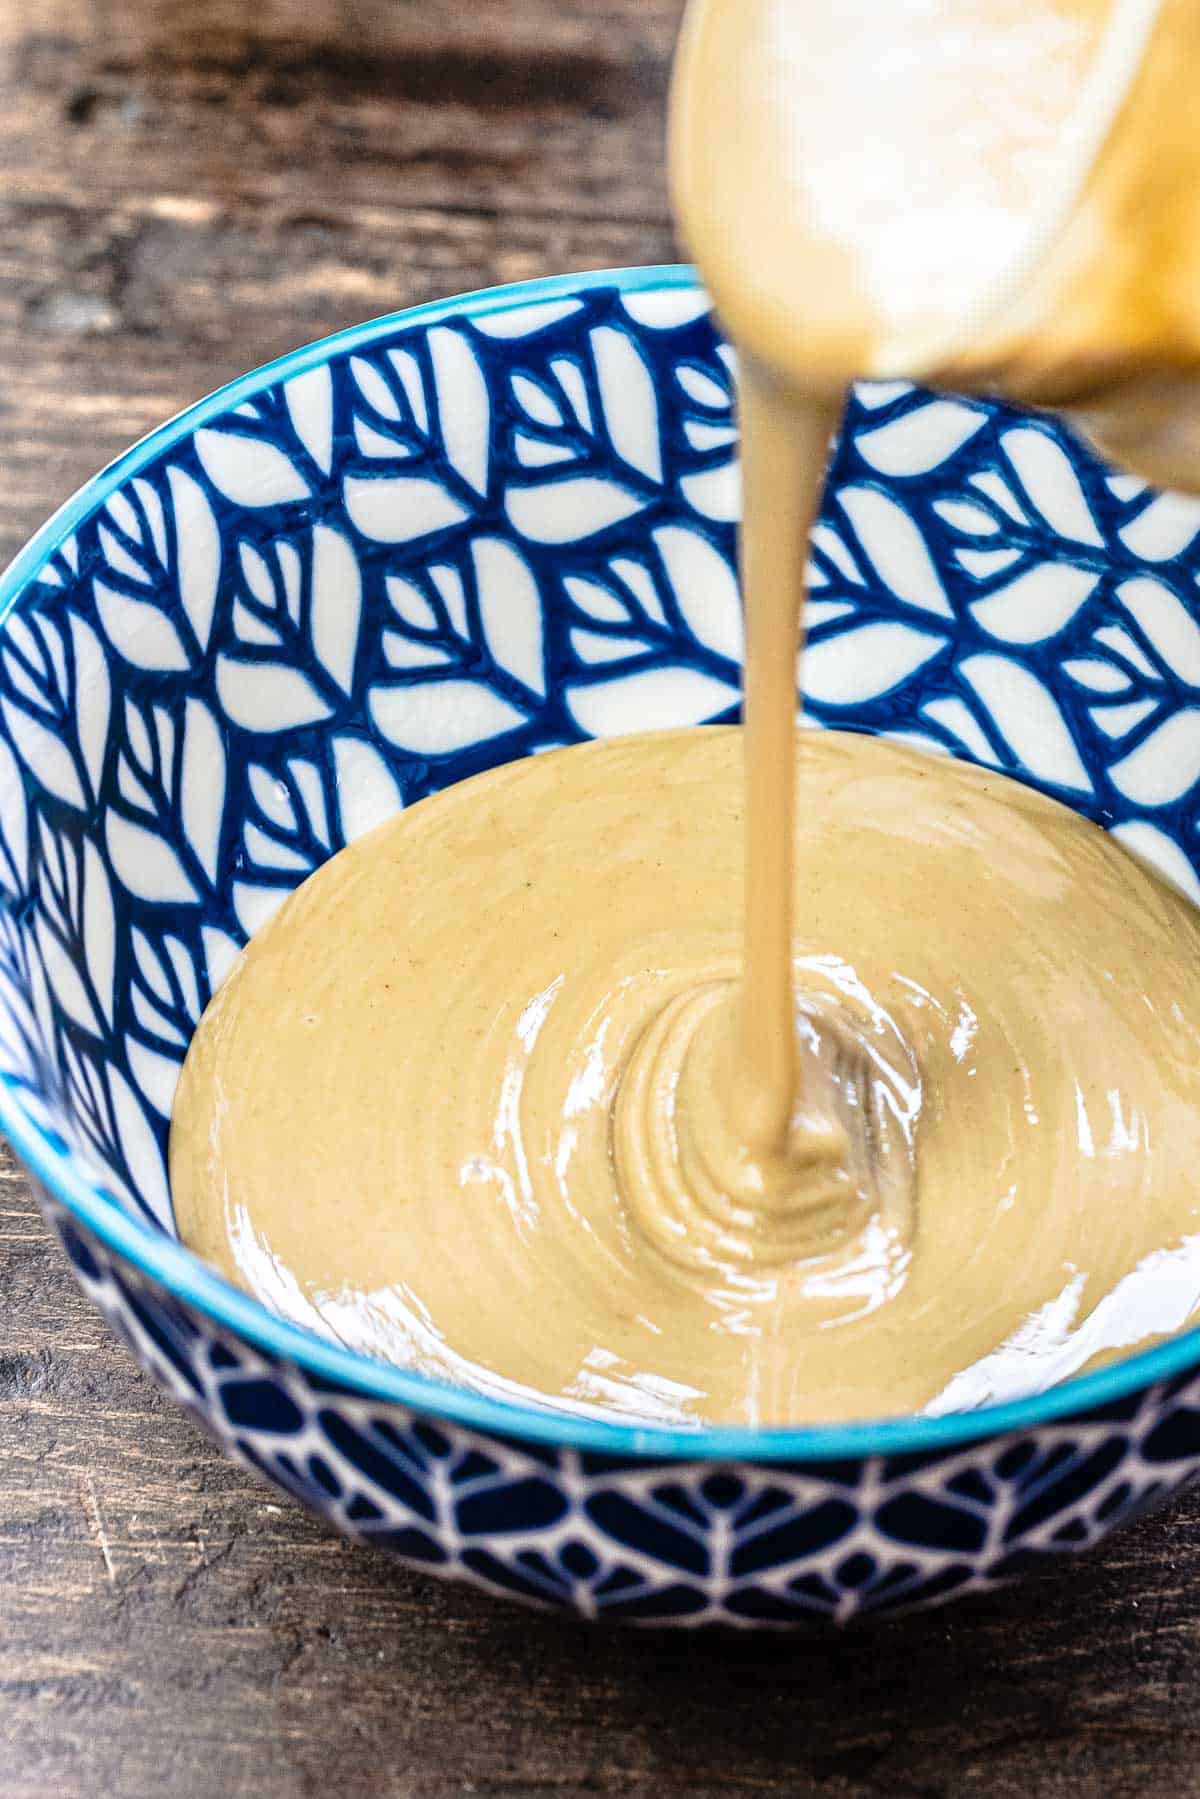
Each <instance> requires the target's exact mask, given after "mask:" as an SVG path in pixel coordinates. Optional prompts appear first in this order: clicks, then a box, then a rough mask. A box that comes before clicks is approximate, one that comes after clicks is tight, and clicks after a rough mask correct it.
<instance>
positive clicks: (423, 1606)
mask: <svg viewBox="0 0 1200 1799" xmlns="http://www.w3.org/2000/svg"><path fill="white" fill-rule="evenodd" d="M678 12H679V0H441V3H440V4H439V3H438V0H0V564H2V563H3V561H4V560H6V558H7V556H8V555H9V554H11V553H12V552H13V551H14V550H16V549H17V547H18V546H19V544H20V543H21V542H22V540H23V539H24V538H25V537H26V536H27V535H28V533H29V532H30V531H31V530H32V529H33V528H34V527H35V526H36V525H37V524H38V523H39V522H40V521H41V519H42V518H43V517H44V516H45V515H46V514H47V513H48V512H49V511H50V510H51V508H52V507H53V506H55V505H56V504H57V503H58V502H59V501H60V500H61V499H63V498H64V497H65V496H66V495H67V494H68V493H69V492H70V491H71V490H72V489H73V488H74V487H75V486H76V485H77V484H78V483H79V482H81V481H82V480H84V479H85V478H86V477H87V476H88V475H89V474H90V473H91V472H92V471H93V470H94V469H96V468H97V467H98V466H99V465H100V464H101V463H103V462H105V461H106V460H107V459H108V458H109V457H110V456H112V455H113V454H115V453H116V452H117V451H118V450H120V449H122V448H123V447H124V446H125V445H126V444H127V443H128V442H129V441H130V440H132V439H133V438H135V437H137V436H139V435H140V434H141V433H142V432H143V431H145V430H147V429H148V428H149V427H151V426H152V425H154V424H155V423H157V422H158V421H159V420H160V419H162V418H164V417H166V416H167V415H168V414H169V413H171V412H173V411H175V410H176V409H177V408H178V407H180V406H181V405H183V404H185V403H186V402H187V401H189V400H192V399H195V398H196V397H198V396H199V395H200V394H202V393H204V392H205V391H207V390H208V389H209V388H212V387H214V386H215V385H216V384H217V383H218V382H220V381H223V380H225V379H227V378H228V377H230V376H232V375H235V374H238V373H240V372H241V371H242V370H244V369H246V368H249V367H251V366H252V365H253V364H256V363H259V362H262V361H264V360H265V359H267V358H268V357H272V356H275V355H278V354H279V353H280V352H281V351H283V350H286V349H288V348H290V347H291V346H292V345H294V344H297V343H301V342H303V341H305V340H306V339H309V338H313V337H318V336H321V335H322V334H323V333H325V332H328V331H332V330H335V329H337V328H338V327H340V326H343V325H347V324H350V323H352V322H354V321H355V320H358V319H363V318H367V317H370V316H371V315H372V314H375V313H380V312H385V311H388V310H391V309H392V308H394V307H397V306H403V305H407V304H410V303H411V302H414V301H419V300H424V299H428V298H430V297H432V296H435V295H439V294H445V293H449V292H453V291H455V290H457V289H462V288H469V287H474V286H477V285H480V284H485V283H489V282H494V281H509V280H513V279H516V278H518V277H521V276H526V275H538V274H543V273H547V272H551V271H555V270H562V269H577V268H587V267H595V266H602V265H605V264H615V263H631V262H648V261H658V260H661V259H663V258H665V257H667V256H669V255H670V254H671V249H672V244H671V230H670V225H669V221H668V216H667V209H666V202H665V194H664V185H663V179H662V155H661V138H662V125H661V119H662V102H663V95H664V89H665V80H666V69H667V62H668V57H669V52H670V46H671V42H672V38H673V35H674V31H675V27H676V24H677V19H678ZM1198 1672H1200V1498H1185V1499H1184V1500H1182V1501H1181V1502H1180V1503H1178V1504H1177V1505H1176V1506H1175V1507H1174V1508H1173V1509H1172V1510H1170V1511H1169V1512H1168V1513H1166V1514H1165V1515H1162V1516H1160V1517H1157V1518H1154V1519H1151V1520H1150V1521H1149V1522H1147V1523H1145V1524H1143V1525H1141V1526H1139V1527H1137V1528H1135V1529H1133V1530H1130V1531H1129V1532H1127V1533H1126V1534H1125V1535H1123V1536H1121V1537H1119V1538H1118V1539H1117V1540H1116V1541H1114V1542H1113V1543H1112V1544H1111V1546H1110V1547H1108V1548H1107V1549H1105V1550H1102V1551H1101V1552H1100V1553H1099V1554H1097V1555H1095V1556H1093V1557H1092V1558H1090V1559H1089V1560H1086V1561H1084V1562H1081V1563H1080V1564H1079V1565H1078V1567H1077V1568H1076V1569H1075V1570H1074V1571H1071V1572H1069V1573H1067V1574H1062V1575H1053V1576H1048V1577H1044V1578H1041V1579H1037V1580H1033V1581H1030V1582H1029V1583H1028V1584H1027V1585H1025V1586H1023V1587H1021V1588H1019V1589H1015V1590H1013V1591H1012V1592H1010V1593H1006V1594H1000V1595H996V1596H993V1597H991V1598H989V1599H987V1600H983V1601H977V1602H972V1603H965V1604H961V1605H958V1606H957V1607H952V1608H950V1609H949V1610H946V1611H941V1612H936V1613H931V1614H926V1615H923V1616H918V1617H916V1618H913V1619H908V1620H901V1621H899V1622H896V1623H892V1624H888V1625H884V1626H865V1627H856V1628H853V1629H851V1630H850V1631H848V1632H846V1633H845V1634H842V1635H833V1634H826V1633H816V1634H811V1635H806V1636H803V1637H793V1638H768V1637H755V1638H740V1637H730V1636H724V1635H715V1636H714V1635H705V1636H698V1637H688V1636H685V1635H670V1634H643V1635H639V1634H635V1633H629V1632H620V1631H616V1630H612V1629H601V1628H597V1627H590V1628H585V1627H583V1626H580V1625H576V1624H572V1623H569V1622H566V1621H562V1620H558V1619H554V1618H547V1619H543V1618H540V1617H536V1616H533V1615H530V1614H527V1613H524V1612H520V1611H517V1610H515V1609H512V1608H509V1607H506V1606H504V1605H501V1604H498V1603H495V1602H492V1601H488V1600H485V1599H482V1598H479V1597H477V1596H475V1595H473V1594H471V1593H469V1592H465V1591H461V1590H459V1589H457V1588H451V1587H441V1586H438V1585H436V1584H434V1583H432V1582H430V1581H428V1580H427V1579H424V1578H420V1577H418V1576H416V1575H410V1574H408V1573H405V1572H404V1571H403V1570H401V1569H399V1568H397V1567H396V1566H395V1565H394V1564H392V1563H390V1562H389V1561H387V1560H386V1559H385V1558H384V1557H382V1556H381V1555H377V1554H373V1553H369V1552H367V1551H363V1550H351V1549H349V1548H348V1547H346V1546H345V1545H344V1544H343V1543H341V1542H340V1541H338V1540H337V1539H335V1538H334V1537H332V1536H330V1535H328V1534H326V1533H325V1532H324V1531H323V1530H322V1529H320V1528H319V1527H318V1526H317V1525H316V1524H315V1523H314V1522H313V1521H311V1520H310V1519H308V1518H307V1517H306V1516H305V1515H303V1514H302V1513H301V1512H300V1511H298V1510H297V1509H295V1508H293V1507H292V1506H290V1505H284V1504H282V1503H276V1501H275V1499H274V1498H273V1497H272V1495H271V1494H270V1493H269V1492H268V1491H267V1490H266V1489H265V1488H263V1487H261V1486H259V1485H257V1484H256V1483H255V1481H253V1480H252V1479H251V1478H250V1476H249V1475H247V1474H244V1473H242V1472H241V1471H239V1470H238V1469H235V1468H234V1467H232V1466H231V1465H230V1464H229V1463H228V1462H226V1461H224V1460H223V1459H222V1458H221V1457H220V1456H219V1455H218V1454H217V1452H216V1451H215V1450H214V1449H213V1448H212V1447H211V1446H210V1444H209V1443H208V1441H207V1440H206V1439H205V1438H203V1437H202V1436H201V1435H200V1434H199V1433H198V1431H197V1430H196V1429H195V1428H194V1427H193V1426H192V1425H191V1424H190V1423H189V1422H188V1421H187V1420H186V1419H185V1418H184V1417H183V1415H182V1414H180V1413H179V1412H177V1411H176V1410H175V1409H174V1408H173V1407H172V1406H171V1405H169V1404H168V1403H167V1402H166V1401H165V1400H164V1399H162V1398H161V1397H160V1396H159V1394H158V1393H157V1392H156V1390H155V1389H154V1388H153V1387H152V1386H151V1385H150V1383H149V1382H148V1381H147V1380H145V1379H143V1378H141V1377H140V1376H139V1375H138V1374H137V1373H136V1372H135V1370H134V1369H133V1367H132V1365H131V1363H130V1362H129V1360H128V1359H127V1357H126V1355H125V1354H124V1352H123V1351H122V1350H120V1349H119V1348H118V1347H117V1346H116V1345H115V1344H114V1343H112V1342H111V1341H110V1340H109V1339H108V1337H107V1336H106V1334H105V1331H104V1329H103V1327H102V1325H101V1324H100V1322H99V1320H98V1318H97V1316H96V1315H95V1314H94V1313H93V1312H92V1311H91V1310H90V1308H89V1307H88V1305H87V1304H86V1303H85V1302H84V1300H83V1299H82V1298H81V1296H80V1295H79V1293H78V1292H77V1290H76V1289H75V1287H74V1285H73V1284H72V1282H71V1280H70V1278H69V1276H68V1274H67V1272H66V1269H65V1265H64V1263H63V1261H62V1259H61V1258H60V1256H59V1254H58V1253H57V1251H56V1250H55V1249H54V1248H53V1247H52V1245H51V1243H50V1241H49V1239H48V1237H47V1234H46V1232H45V1230H44V1229H43V1227H42V1224H41V1222H40V1219H39V1217H38V1215H37V1212H36V1210H35V1208H34V1205H33V1202H32V1199H31V1197H30V1194H29V1189H28V1186H27V1184H26V1182H25V1180H24V1178H23V1177H22V1175H21V1174H20V1172H19V1171H18V1170H17V1169H16V1167H15V1166H14V1164H13V1163H12V1161H11V1159H6V1160H3V1161H2V1162H0V1799H35V1796H36V1799H47V1796H49V1799H74V1796H76V1795H78V1796H80V1799H102V1796H103V1799H108V1796H110V1795H111V1796H113V1799H140V1796H141V1795H146V1796H147V1799H149V1796H150V1795H154V1796H155V1799H158V1796H161V1795H172V1796H174V1795H178V1796H181V1799H225V1796H229V1799H235V1796H237V1795H241V1794H247V1795H250V1794H253V1795H256V1796H258V1799H285V1796H289V1799H290V1796H292V1795H305V1796H307V1795H314V1796H315V1795H322V1796H323V1795H325V1794H327V1793H336V1794H337V1795H339V1799H357V1796H359V1795H367V1794H395V1795H406V1794H430V1795H435V1794H450V1793H504V1794H513V1795H522V1794H533V1793H540V1792H543V1791H552V1792H554V1793H557V1794H561V1795H564V1796H567V1795H573V1794H584V1793H608V1792H611V1793H628V1794H647V1795H649V1794H663V1793H683V1794H707V1793H745V1794H751V1793H763V1792H766V1793H781V1794H789V1795H790V1794H815V1793H820V1794H827V1795H842V1794H864V1795H866V1794H872V1795H880V1796H881V1799H882V1796H884V1795H887V1796H889V1799H891V1796H899V1795H914V1796H915V1795H928V1796H930V1799H933V1796H935V1795H936V1796H939V1799H940V1796H941V1795H955V1794H982V1795H989V1796H1000V1799H1004V1796H1008V1795H1012V1796H1014V1799H1015V1796H1017V1795H1021V1796H1022V1799H1025V1796H1026V1795H1031V1794H1036V1795H1041V1794H1045V1795H1056V1796H1059V1795H1061V1796H1064V1799H1066V1796H1070V1799H1075V1796H1081V1795H1098V1794H1104V1795H1115V1796H1118V1799H1119V1796H1121V1795H1126V1794H1128V1795H1133V1794H1137V1795H1143V1794H1159V1793H1162V1794H1168V1793H1170V1794H1183V1793H1197V1794H1200V1686H1198V1684H1197V1678H1196V1677H1197V1674H1198Z"/></svg>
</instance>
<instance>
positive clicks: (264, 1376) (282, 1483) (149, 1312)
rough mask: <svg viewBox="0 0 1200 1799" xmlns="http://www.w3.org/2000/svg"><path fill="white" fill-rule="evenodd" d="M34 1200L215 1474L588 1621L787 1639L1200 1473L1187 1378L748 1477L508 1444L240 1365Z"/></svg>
mask: <svg viewBox="0 0 1200 1799" xmlns="http://www.w3.org/2000/svg"><path fill="white" fill-rule="evenodd" d="M43 1197H44V1206H45V1210H46V1214H47V1217H48V1218H49V1219H50V1221H51V1223H52V1224H53V1225H54V1227H55V1229H56V1230H57V1232H58V1234H59V1236H60V1238H61V1240H62V1242H63V1244H64V1247H65V1248H66V1251H67V1254H68V1255H69V1257H70V1259H71V1263H72V1266H73V1268H74V1270H75V1273H76V1275H77V1277H78V1279H79V1281H80V1283H81V1285H82V1286H83V1288H84V1290H85V1291H86V1292H87V1293H89V1294H90V1295H91V1297H92V1298H93V1299H94V1301H95V1302H96V1304H97V1305H98V1306H99V1307H100V1309H101V1310H102V1311H103V1313H104V1315H105V1317H106V1318H107V1320H108V1322H109V1324H110V1325H111V1327H112V1329H113V1330H114V1331H115V1333H116V1334H117V1336H118V1337H119V1338H120V1339H121V1340H122V1342H124V1343H125V1344H126V1345H127V1346H128V1348H129V1349H130V1350H131V1352H132V1353H133V1355H134V1356H136V1358H137V1360H138V1361H139V1362H140V1363H141V1364H142V1366H143V1367H144V1368H146V1369H148V1370H149V1371H150V1373H151V1374H152V1375H153V1376H154V1378H155V1379H156V1380H157V1381H159V1382H160V1383H161V1384H162V1385H163V1386H164V1387H165V1388H166V1389H167V1391H168V1392H170V1393H171V1394H173V1395H174V1397H175V1398H176V1399H177V1400H178V1401H179V1403H180V1404H181V1405H183V1406H184V1407H185V1408H186V1409H187V1410H188V1411H189V1412H191V1413H192V1415H193V1416H194V1417H195V1418H196V1419H197V1420H198V1421H199V1422H200V1423H201V1424H203V1425H204V1426H205V1427H206V1428H207V1429H208V1430H209V1431H210V1432H211V1433H212V1435H213V1436H214V1437H215V1438H216V1440H217V1441H218V1442H219V1443H220V1444H221V1446H222V1448H224V1449H225V1450H226V1452H227V1453H228V1454H230V1455H232V1456H234V1457H235V1458H236V1459H237V1460H239V1461H241V1462H244V1463H246V1464H248V1465H249V1466H251V1467H253V1468H255V1469H256V1470H257V1471H258V1472H259V1473H261V1474H263V1475H265V1476H266V1478H267V1479H268V1480H270V1481H273V1482H274V1483H275V1484H276V1485H277V1486H279V1487H281V1488H282V1489H283V1490H284V1491H285V1492H287V1493H288V1494H290V1495H291V1496H292V1497H294V1498H297V1499H300V1500H301V1501H303V1503H304V1504H306V1505H308V1506H309V1507H311V1508H312V1509H313V1510H314V1511H317V1512H319V1513H320V1514H321V1515H322V1516H323V1517H325V1518H327V1519H328V1520H329V1522H330V1523H331V1524H333V1525H335V1526H336V1527H337V1529H339V1530H341V1531H343V1532H344V1533H345V1534H346V1535H348V1536H352V1537H355V1538H357V1539H359V1540H360V1541H362V1542H368V1543H374V1544H375V1545H377V1546H380V1547H384V1548H387V1549H389V1550H392V1551H394V1552H396V1553H397V1554H399V1555H401V1556H403V1557H404V1558H405V1560H407V1561H409V1562H411V1563H413V1564H415V1565H417V1566H419V1567H422V1568H425V1569H427V1570H429V1571H430V1572H432V1573H436V1574H439V1575H444V1576H451V1577H455V1578H460V1579H465V1580H468V1581H470V1582H471V1583H472V1584H474V1585H476V1586H480V1587H483V1588H484V1589H486V1590H488V1591H490V1592H493V1593H498V1594H503V1595H506V1596H508V1597H511V1598H517V1599H520V1600H523V1601H526V1602H527V1603H530V1604H533V1605H539V1606H564V1607H567V1608H570V1609H571V1610H574V1611H576V1612H578V1613H579V1614H581V1615H582V1616H584V1617H599V1616H604V1617H609V1618H616V1619H624V1620H629V1621H634V1622H641V1623H645V1624H683V1625H699V1624H717V1623H721V1624H732V1625H737V1626H741V1627H743V1628H745V1627H753V1626H770V1625H774V1626H786V1625H789V1624H799V1623H801V1622H803V1621H806V1620H811V1619H828V1620H834V1621H837V1622H845V1621H847V1620H848V1619H850V1618H851V1617H854V1616H855V1615H857V1614H859V1613H878V1612H885V1611H891V1610H895V1609H897V1608H901V1607H911V1606H915V1605H920V1604H930V1603H932V1602H935V1601H939V1600H944V1599H948V1598H950V1597H951V1596H952V1595H955V1594H958V1593H964V1592H971V1591H985V1590H987V1589H988V1588H990V1587H993V1586H996V1585H998V1584H1001V1583H1003V1582H1005V1581H1008V1580H1011V1579H1013V1578H1014V1577H1015V1576H1017V1575H1019V1574H1022V1573H1026V1572H1028V1571H1029V1570H1031V1569H1033V1568H1037V1567H1042V1566H1045V1565H1046V1564H1047V1563H1048V1562H1050V1561H1052V1560H1055V1559H1057V1558H1059V1557H1061V1556H1063V1555H1071V1554H1076V1553H1078V1552H1079V1551H1080V1550H1083V1549H1087V1548H1089V1547H1090V1546H1091V1545H1092V1544H1093V1543H1095V1542H1097V1541H1099V1539H1100V1538H1101V1537H1103V1536H1105V1535H1106V1534H1107V1533H1108V1531H1110V1530H1112V1529H1113V1528H1115V1527H1116V1526H1117V1525H1118V1524H1122V1523H1126V1522H1128V1521H1129V1520H1130V1519H1132V1518H1134V1517H1136V1516H1138V1515H1139V1514H1140V1513H1141V1512H1143V1511H1145V1510H1146V1509H1147V1508H1148V1507H1149V1506H1151V1505H1154V1504H1157V1503H1158V1502H1159V1501H1161V1500H1163V1499H1165V1498H1166V1497H1168V1496H1169V1495H1171V1494H1173V1493H1175V1492H1177V1491H1178V1490H1179V1489H1180V1488H1181V1487H1183V1486H1184V1485H1185V1484H1186V1483H1187V1482H1188V1481H1190V1480H1192V1479H1193V1478H1194V1477H1195V1472H1196V1468H1197V1463H1198V1458H1200V1374H1195V1373H1193V1374H1189V1375H1185V1376H1183V1377H1181V1378H1177V1379H1175V1380H1174V1381H1169V1382H1163V1383H1159V1384H1156V1385H1154V1386H1151V1387H1148V1388H1145V1389H1143V1390H1142V1391H1141V1392H1139V1393H1135V1394H1132V1395H1130V1396H1129V1397H1128V1398H1126V1399H1124V1400H1122V1401H1120V1402H1119V1403H1117V1404H1115V1405H1110V1406H1108V1407H1105V1408H1104V1409H1103V1410H1101V1411H1095V1412H1092V1413H1089V1414H1087V1415H1085V1416H1081V1417H1074V1418H1070V1419H1067V1420H1064V1421H1063V1422H1061V1423H1058V1424H1052V1425H1044V1426H1041V1427H1040V1428H1038V1429H1035V1430H1029V1431H1022V1432H1010V1433H1006V1434H1005V1435H1003V1436H999V1437H992V1438H987V1439H984V1440H982V1441H979V1442H975V1443H970V1444H967V1445H966V1446H960V1447H958V1448H955V1449H952V1450H949V1451H939V1452H936V1453H932V1454H924V1455H905V1456H893V1457H886V1456H868V1457H864V1458H856V1459H850V1460H846V1461H843V1462H817V1463H806V1464H803V1465H800V1466H789V1465H787V1464H758V1465H748V1464H745V1463H736V1462H733V1463H727V1462H714V1461H680V1460H674V1459H673V1460H669V1461H656V1460H647V1459H643V1458H636V1459H634V1458H624V1459H622V1458H617V1457H612V1456H601V1455H591V1454H587V1453H583V1452H580V1451H578V1450H575V1449H569V1448H558V1447H555V1446H553V1445H545V1444H538V1443H531V1442H520V1441H517V1440H515V1439H513V1438H505V1437H499V1436H495V1435H493V1434H491V1433H481V1432H479V1431H475V1430H469V1429H466V1428H465V1427H463V1426H461V1425H458V1424H455V1423H453V1422H450V1421H447V1420H445V1419H439V1418H430V1417H428V1416H421V1415H419V1414H415V1413H413V1412H412V1411H410V1410H408V1409H406V1408H405V1407H402V1406H398V1405H393V1404H388V1403H386V1402H381V1401H379V1400H376V1399H372V1398H370V1397H367V1396H364V1395H363V1394H361V1393H355V1392H354V1391H353V1390H352V1389H349V1388H344V1387H339V1386H336V1385H334V1384H332V1383H330V1382H327V1381H323V1380H319V1379H317V1378H315V1377H314V1376H313V1375H312V1374H311V1373H308V1372H306V1371H305V1370H304V1369H303V1368H302V1367H299V1366H297V1365H296V1364H294V1363H286V1362H281V1361H279V1360H277V1359H275V1358H273V1357H269V1356H267V1355H265V1354H263V1353H262V1352H261V1351H258V1350H255V1349H253V1348H252V1347H251V1346H250V1345H249V1344H247V1343H246V1342H244V1341H241V1340H239V1339H238V1338H237V1337H234V1336H231V1335H230V1334H229V1333H228V1332H226V1331H223V1330H221V1329H220V1328H219V1327H218V1326H216V1325H214V1323H213V1321H212V1320H211V1319H209V1318H207V1317H205V1316H204V1314H203V1313H200V1312H198V1311H196V1310H195V1308H193V1307H191V1306H188V1305H185V1304H182V1303H181V1302H180V1301H179V1300H178V1299H176V1298H174V1297H173V1296H172V1295H170V1294H169V1293H167V1292H166V1291H165V1290H164V1289H163V1288H162V1287H161V1286H159V1285H158V1284H157V1283H154V1282H149V1281H147V1280H146V1279H145V1278H144V1276H142V1275H140V1274H139V1273H137V1272H136V1271H134V1270H132V1269H131V1268H130V1267H129V1265H128V1264H127V1263H125V1264H123V1263H122V1261H121V1259H120V1258H118V1257H114V1256H113V1255H112V1254H111V1252H110V1251H109V1250H107V1249H106V1248H105V1246H104V1245H103V1244H102V1243H101V1242H100V1241H99V1240H98V1239H97V1238H96V1237H95V1236H94V1235H93V1234H92V1233H91V1232H89V1231H88V1230H87V1229H86V1227H84V1226H82V1225H81V1224H80V1223H79V1221H78V1220H76V1219H73V1218H72V1217H71V1216H70V1214H69V1213H68V1212H67V1211H66V1209H65V1208H64V1207H62V1206H61V1205H59V1204H58V1203H57V1202H55V1201H54V1200H52V1199H51V1198H50V1197H49V1195H44V1196H43Z"/></svg>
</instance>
